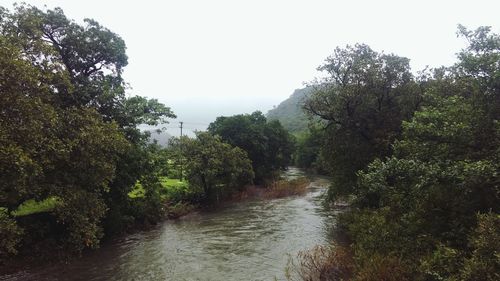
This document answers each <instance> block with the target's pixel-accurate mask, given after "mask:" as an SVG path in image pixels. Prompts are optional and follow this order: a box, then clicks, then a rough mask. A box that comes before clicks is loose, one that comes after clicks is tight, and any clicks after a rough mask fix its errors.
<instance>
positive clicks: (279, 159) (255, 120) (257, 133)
mask: <svg viewBox="0 0 500 281" xmlns="http://www.w3.org/2000/svg"><path fill="white" fill-rule="evenodd" d="M208 131H209V132H210V133H211V134H214V135H218V136H220V137H221V138H222V140H223V141H225V142H227V143H229V144H231V145H233V146H237V147H239V148H241V149H243V150H244V151H246V152H247V153H248V157H249V158H250V160H251V161H252V167H253V170H254V171H255V181H256V182H257V183H263V182H264V180H265V179H269V178H272V177H273V176H274V174H275V173H276V172H277V171H279V170H280V169H284V168H285V167H287V166H288V165H289V164H291V160H292V153H293V150H294V141H293V137H292V136H291V135H290V134H289V133H288V132H287V131H286V130H285V129H284V128H283V126H281V124H280V123H279V121H277V120H273V121H271V122H267V120H266V117H265V116H264V115H262V113H261V112H260V111H256V112H254V113H252V114H240V115H234V116H231V117H217V119H216V120H215V122H213V123H211V124H210V125H209V126H208Z"/></svg>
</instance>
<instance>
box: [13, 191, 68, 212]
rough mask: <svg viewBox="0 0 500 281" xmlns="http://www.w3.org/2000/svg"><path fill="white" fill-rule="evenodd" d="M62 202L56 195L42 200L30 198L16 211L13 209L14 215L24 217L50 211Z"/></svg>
mask: <svg viewBox="0 0 500 281" xmlns="http://www.w3.org/2000/svg"><path fill="white" fill-rule="evenodd" d="M60 204H61V200H60V199H59V198H58V197H56V196H52V197H49V198H46V199H44V200H42V201H35V200H34V199H30V200H27V201H24V202H23V203H22V204H21V205H19V207H17V209H16V210H15V211H12V215H13V216H14V217H22V216H28V215H32V214H37V213H45V212H50V211H52V210H53V209H54V208H55V207H57V206H58V205H60Z"/></svg>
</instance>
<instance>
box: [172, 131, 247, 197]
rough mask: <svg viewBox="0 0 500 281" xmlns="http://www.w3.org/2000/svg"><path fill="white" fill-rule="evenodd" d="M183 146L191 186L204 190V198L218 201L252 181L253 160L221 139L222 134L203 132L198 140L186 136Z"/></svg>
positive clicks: (198, 135) (182, 142)
mask: <svg viewBox="0 0 500 281" xmlns="http://www.w3.org/2000/svg"><path fill="white" fill-rule="evenodd" d="M180 145H181V146H182V148H181V149H182V150H184V153H183V155H184V157H185V161H186V163H185V166H186V169H187V178H188V180H189V183H190V185H191V188H198V189H201V190H202V193H203V197H204V199H206V200H211V201H213V200H214V199H215V200H217V201H219V199H220V198H222V197H223V196H224V195H226V194H228V193H231V192H232V191H235V190H238V189H241V188H243V187H244V186H245V185H247V184H250V183H252V180H253V178H254V173H253V170H252V162H251V161H250V159H248V157H247V154H246V152H245V151H243V150H242V149H240V148H238V147H233V146H231V145H230V144H227V143H224V142H222V140H221V138H220V137H219V136H212V135H211V134H209V133H206V132H200V133H197V135H196V139H188V138H185V139H183V140H182V141H181V143H180Z"/></svg>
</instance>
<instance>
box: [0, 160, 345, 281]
mask: <svg viewBox="0 0 500 281" xmlns="http://www.w3.org/2000/svg"><path fill="white" fill-rule="evenodd" d="M301 174H302V171H300V170H298V169H295V168H291V169H290V170H289V171H288V173H287V176H288V177H294V176H299V175H301ZM327 185H328V180H327V179H325V178H321V177H311V184H310V186H309V189H308V192H307V193H306V194H305V195H303V196H293V197H287V198H281V199H273V200H252V201H245V202H238V203H234V204H230V205H227V206H224V207H221V208H219V209H217V210H214V211H210V212H200V213H195V214H191V215H188V216H186V217H184V218H181V219H178V220H173V221H166V222H164V223H163V224H161V225H158V226H157V227H156V228H154V229H152V230H148V231H143V232H139V233H135V234H132V235H128V236H126V237H123V238H120V239H116V240H114V241H110V242H108V243H105V245H103V246H102V247H101V248H100V249H98V250H96V251H92V252H90V253H87V254H85V255H84V256H83V257H82V258H80V259H77V260H75V261H73V262H71V263H69V264H58V265H53V266H48V267H36V266H35V267H33V268H30V269H26V270H25V271H21V272H17V273H15V274H12V275H8V276H1V277H0V280H40V281H42V280H86V281H87V280H175V281H177V280H179V281H181V280H203V281H209V280H214V281H220V280H274V278H276V279H277V280H284V269H285V266H286V263H287V260H288V259H289V256H290V255H291V256H295V255H296V254H297V253H298V252H299V251H300V250H306V249H309V248H311V247H313V246H315V245H318V244H326V243H329V241H331V239H332V232H333V227H334V225H335V217H336V214H337V213H338V212H339V210H331V209H330V210H326V209H325V208H323V206H322V204H321V202H322V201H321V195H322V194H323V193H324V192H325V191H326V187H327Z"/></svg>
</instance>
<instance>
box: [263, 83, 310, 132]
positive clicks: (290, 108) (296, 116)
mask: <svg viewBox="0 0 500 281" xmlns="http://www.w3.org/2000/svg"><path fill="white" fill-rule="evenodd" d="M312 90H313V89H312V88H311V87H306V88H303V89H297V90H295V91H294V92H293V94H292V95H291V96H290V97H289V98H288V99H286V100H284V101H282V102H281V103H280V104H279V105H278V106H277V107H276V108H273V109H271V110H269V112H267V115H266V116H267V118H268V119H269V120H279V121H280V122H281V124H282V125H283V127H285V129H287V130H288V131H290V132H291V133H299V132H302V131H305V130H307V123H308V120H307V117H306V115H305V114H304V112H303V111H302V103H303V101H304V99H305V98H307V96H308V95H309V94H310V93H311V92H312Z"/></svg>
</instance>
